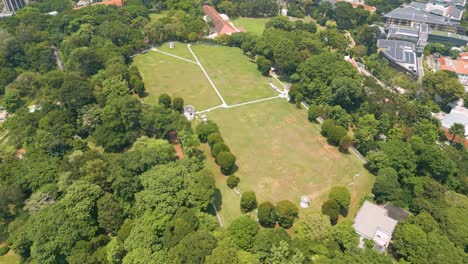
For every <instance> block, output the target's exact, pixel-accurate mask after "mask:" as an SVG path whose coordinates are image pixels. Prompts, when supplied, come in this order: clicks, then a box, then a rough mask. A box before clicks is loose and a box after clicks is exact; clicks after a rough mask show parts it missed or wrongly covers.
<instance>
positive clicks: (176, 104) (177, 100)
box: [172, 97, 184, 112]
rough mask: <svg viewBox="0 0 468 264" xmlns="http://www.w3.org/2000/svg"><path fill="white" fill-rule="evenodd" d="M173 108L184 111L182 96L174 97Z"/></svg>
mask: <svg viewBox="0 0 468 264" xmlns="http://www.w3.org/2000/svg"><path fill="white" fill-rule="evenodd" d="M172 109H174V111H177V112H182V111H184V99H182V97H176V98H174V99H172Z"/></svg>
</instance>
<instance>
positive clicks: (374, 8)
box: [351, 3, 377, 13]
mask: <svg viewBox="0 0 468 264" xmlns="http://www.w3.org/2000/svg"><path fill="white" fill-rule="evenodd" d="M351 5H352V6H353V8H357V7H358V6H363V7H364V10H367V11H369V12H371V13H374V12H375V11H377V7H375V6H368V5H365V4H363V3H351Z"/></svg>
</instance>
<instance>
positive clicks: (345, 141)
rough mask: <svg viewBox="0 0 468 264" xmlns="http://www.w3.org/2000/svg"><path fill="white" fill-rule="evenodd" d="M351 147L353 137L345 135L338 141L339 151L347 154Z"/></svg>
mask: <svg viewBox="0 0 468 264" xmlns="http://www.w3.org/2000/svg"><path fill="white" fill-rule="evenodd" d="M352 145H353V137H352V136H350V135H346V136H344V137H342V138H341V139H340V151H343V152H348V150H349V148H350V147H351V146H352Z"/></svg>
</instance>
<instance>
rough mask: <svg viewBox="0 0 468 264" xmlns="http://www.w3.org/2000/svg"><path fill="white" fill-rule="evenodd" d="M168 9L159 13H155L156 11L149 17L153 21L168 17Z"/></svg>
mask: <svg viewBox="0 0 468 264" xmlns="http://www.w3.org/2000/svg"><path fill="white" fill-rule="evenodd" d="M167 13H168V11H161V13H158V14H155V13H151V14H149V17H150V19H151V21H156V20H159V19H161V18H163V17H166V15H167Z"/></svg>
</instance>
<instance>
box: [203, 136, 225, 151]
mask: <svg viewBox="0 0 468 264" xmlns="http://www.w3.org/2000/svg"><path fill="white" fill-rule="evenodd" d="M223 142H224V140H223V137H221V135H220V134H219V132H215V133H211V134H210V135H209V136H208V138H207V139H206V143H208V145H210V148H213V145H214V144H216V143H223Z"/></svg>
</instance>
